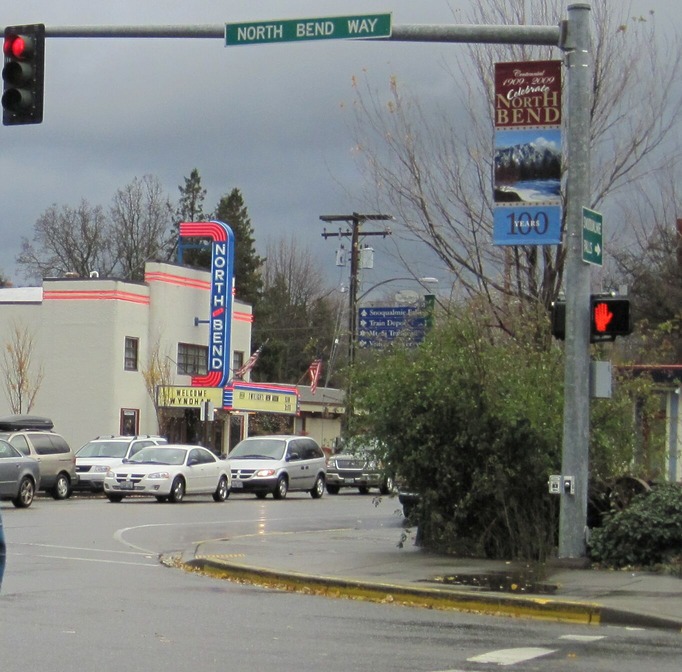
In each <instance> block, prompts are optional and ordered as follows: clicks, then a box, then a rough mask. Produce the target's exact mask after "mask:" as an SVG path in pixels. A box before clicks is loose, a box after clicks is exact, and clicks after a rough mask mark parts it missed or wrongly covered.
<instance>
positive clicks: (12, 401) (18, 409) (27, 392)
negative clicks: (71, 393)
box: [2, 323, 44, 415]
mask: <svg viewBox="0 0 682 672" xmlns="http://www.w3.org/2000/svg"><path fill="white" fill-rule="evenodd" d="M33 350H34V342H33V336H32V335H31V332H30V331H29V329H28V327H27V326H25V325H22V324H19V323H14V324H12V327H11V329H10V335H9V340H8V341H6V342H5V344H4V348H3V353H2V355H3V356H2V373H3V375H4V383H5V394H6V395H7V401H8V402H9V405H10V409H11V410H12V413H13V414H15V415H17V414H20V413H30V411H31V409H32V408H33V404H34V403H35V398H36V395H37V394H38V391H39V390H40V385H41V384H42V382H43V377H44V372H43V367H42V365H38V366H34V362H33Z"/></svg>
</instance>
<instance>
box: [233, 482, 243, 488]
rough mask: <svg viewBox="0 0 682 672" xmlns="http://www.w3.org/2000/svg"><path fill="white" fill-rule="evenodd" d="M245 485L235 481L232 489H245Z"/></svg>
mask: <svg viewBox="0 0 682 672" xmlns="http://www.w3.org/2000/svg"><path fill="white" fill-rule="evenodd" d="M243 487H244V484H243V483H242V482H241V481H237V480H234V481H232V489H233V490H239V489H240V488H243Z"/></svg>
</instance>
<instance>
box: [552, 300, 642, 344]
mask: <svg viewBox="0 0 682 672" xmlns="http://www.w3.org/2000/svg"><path fill="white" fill-rule="evenodd" d="M631 333H632V316H631V314H630V299H626V298H623V297H615V296H612V295H611V294H606V295H599V294H593V295H592V296H590V343H601V342H602V341H613V340H615V338H616V336H628V335H629V334H631ZM552 336H554V338H558V339H560V340H562V341H563V340H564V339H565V338H566V302H565V301H555V302H554V303H553V304H552Z"/></svg>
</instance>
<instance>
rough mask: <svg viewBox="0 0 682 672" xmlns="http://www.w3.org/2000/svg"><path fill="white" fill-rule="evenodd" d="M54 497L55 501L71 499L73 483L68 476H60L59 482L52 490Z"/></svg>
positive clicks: (58, 477)
mask: <svg viewBox="0 0 682 672" xmlns="http://www.w3.org/2000/svg"><path fill="white" fill-rule="evenodd" d="M52 496H53V497H54V498H55V499H68V498H69V497H71V481H70V480H69V477H68V476H67V475H66V474H59V475H58V476H57V482H56V483H55V484H54V488H52Z"/></svg>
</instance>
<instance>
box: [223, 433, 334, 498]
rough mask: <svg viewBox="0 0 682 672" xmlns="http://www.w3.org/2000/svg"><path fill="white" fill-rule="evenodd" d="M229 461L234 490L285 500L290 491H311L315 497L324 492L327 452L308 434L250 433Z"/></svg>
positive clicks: (232, 453) (236, 447) (320, 495)
mask: <svg viewBox="0 0 682 672" xmlns="http://www.w3.org/2000/svg"><path fill="white" fill-rule="evenodd" d="M227 461H228V464H229V466H230V471H231V473H232V488H231V490H232V492H235V493H239V492H252V493H253V494H255V495H256V497H258V498H259V499H265V497H267V496H268V493H271V494H272V496H273V497H274V498H275V499H284V498H285V497H286V496H287V493H288V492H289V491H299V492H300V491H303V492H308V493H310V496H311V497H312V498H313V499H318V498H320V497H322V495H323V494H324V490H325V480H326V473H327V467H326V460H325V456H324V452H323V451H322V448H320V446H319V445H318V444H317V442H316V441H315V440H314V439H311V438H310V437H308V436H290V435H284V434H281V435H280V434H277V435H270V436H250V437H249V438H247V439H244V440H243V441H240V442H239V443H238V444H237V445H236V446H235V447H234V450H232V451H231V452H230V454H229V455H228V456H227Z"/></svg>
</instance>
